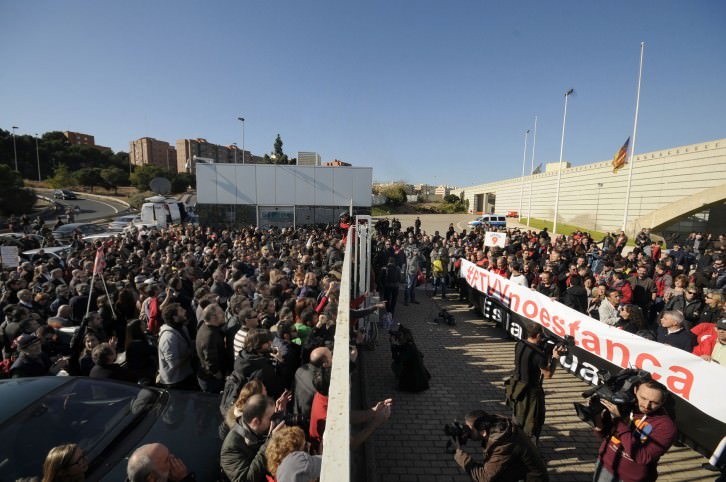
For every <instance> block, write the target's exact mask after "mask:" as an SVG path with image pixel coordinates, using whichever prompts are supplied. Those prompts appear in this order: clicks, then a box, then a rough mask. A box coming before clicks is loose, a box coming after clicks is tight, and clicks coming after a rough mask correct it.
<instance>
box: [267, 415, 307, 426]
mask: <svg viewBox="0 0 726 482" xmlns="http://www.w3.org/2000/svg"><path fill="white" fill-rule="evenodd" d="M270 420H271V421H272V423H273V424H274V425H278V424H280V422H285V425H286V426H288V427H307V426H308V425H310V420H309V419H306V418H305V417H304V416H303V414H301V413H285V412H275V413H273V414H272V417H271V418H270Z"/></svg>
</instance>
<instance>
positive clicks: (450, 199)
mask: <svg viewBox="0 0 726 482" xmlns="http://www.w3.org/2000/svg"><path fill="white" fill-rule="evenodd" d="M460 201H461V200H460V199H459V196H457V195H456V194H447V195H446V196H444V202H445V203H449V204H456V203H458V202H460Z"/></svg>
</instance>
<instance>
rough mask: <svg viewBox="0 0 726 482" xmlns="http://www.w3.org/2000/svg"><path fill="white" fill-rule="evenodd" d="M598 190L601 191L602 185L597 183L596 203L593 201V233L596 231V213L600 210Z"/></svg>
mask: <svg viewBox="0 0 726 482" xmlns="http://www.w3.org/2000/svg"><path fill="white" fill-rule="evenodd" d="M600 189H602V183H601V182H598V183H597V201H595V225H594V226H593V227H592V230H593V231H597V213H598V211H599V210H600Z"/></svg>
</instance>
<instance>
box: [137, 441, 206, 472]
mask: <svg viewBox="0 0 726 482" xmlns="http://www.w3.org/2000/svg"><path fill="white" fill-rule="evenodd" d="M126 475H127V476H128V478H129V481H130V482H156V481H158V482H164V481H170V482H188V481H192V480H196V478H195V477H194V473H193V472H191V473H190V472H189V470H188V469H187V466H186V465H184V462H182V460H181V459H178V458H177V457H176V456H175V455H174V454H172V453H171V452H170V451H169V449H168V448H167V447H166V445H164V444H160V443H153V444H147V445H142V446H141V447H139V448H137V449H136V450H134V453H133V454H131V457H129V463H128V466H127V468H126Z"/></svg>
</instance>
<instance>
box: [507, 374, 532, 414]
mask: <svg viewBox="0 0 726 482" xmlns="http://www.w3.org/2000/svg"><path fill="white" fill-rule="evenodd" d="M526 391H527V384H526V383H523V382H522V381H521V380H520V379H519V378H516V377H515V376H514V375H512V376H509V377H507V378H505V379H504V403H506V405H507V406H508V407H509V408H512V409H513V408H514V405H515V403H516V402H519V401H521V400H523V399H524V394H525V392H526Z"/></svg>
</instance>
